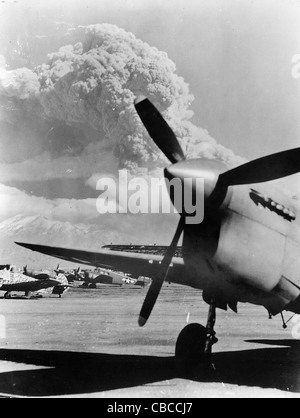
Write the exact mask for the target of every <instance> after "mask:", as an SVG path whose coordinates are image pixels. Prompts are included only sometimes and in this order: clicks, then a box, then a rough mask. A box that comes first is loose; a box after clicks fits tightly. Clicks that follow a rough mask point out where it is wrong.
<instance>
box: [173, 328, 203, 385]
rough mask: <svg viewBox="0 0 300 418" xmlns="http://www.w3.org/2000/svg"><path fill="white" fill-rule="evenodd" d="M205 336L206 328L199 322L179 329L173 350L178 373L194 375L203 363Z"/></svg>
mask: <svg viewBox="0 0 300 418" xmlns="http://www.w3.org/2000/svg"><path fill="white" fill-rule="evenodd" d="M206 337H207V331H206V328H205V327H203V326H202V325H200V324H190V325H188V326H187V327H185V328H184V329H183V330H182V331H181V333H180V335H179V337H178V340H177V343H176V350H175V358H176V368H177V371H178V373H179V374H180V375H184V376H189V377H194V376H193V375H195V377H196V375H197V374H198V373H199V368H200V367H201V366H204V365H205V362H206V356H205V344H206Z"/></svg>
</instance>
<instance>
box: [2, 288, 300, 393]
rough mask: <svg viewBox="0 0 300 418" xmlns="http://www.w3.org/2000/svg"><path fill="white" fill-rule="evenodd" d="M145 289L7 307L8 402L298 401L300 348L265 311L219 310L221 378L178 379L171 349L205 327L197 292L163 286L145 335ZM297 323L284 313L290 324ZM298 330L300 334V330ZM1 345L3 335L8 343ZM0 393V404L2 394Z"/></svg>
mask: <svg viewBox="0 0 300 418" xmlns="http://www.w3.org/2000/svg"><path fill="white" fill-rule="evenodd" d="M146 290H147V289H132V288H127V287H123V288H113V287H101V288H99V289H96V290H89V289H71V290H70V291H69V293H67V294H66V295H65V296H64V297H63V299H58V298H49V299H39V300H4V299H0V307H1V309H0V314H1V315H3V316H1V317H0V318H2V322H3V321H4V320H5V322H6V338H1V339H0V394H1V395H2V396H4V397H17V396H21V397H99V398H122V397H133V398H137V397H140V398H141V397H143V398H147V397H154V398H175V397H180V398H182V397H187V398H194V397H196V398H202V397H228V398H231V397H300V341H299V340H296V339H294V338H293V336H292V327H293V326H295V324H293V323H291V322H290V323H289V328H288V329H287V330H283V329H282V324H281V319H280V317H276V318H274V319H273V320H272V321H271V320H268V315H267V312H266V311H265V310H264V309H262V308H259V307H254V306H250V305H240V307H239V314H238V315H236V314H234V313H233V312H228V313H226V312H223V311H218V319H217V325H216V331H217V335H218V338H219V340H220V341H219V343H218V344H217V345H216V346H215V347H214V352H215V354H214V363H215V366H216V372H215V373H213V374H211V375H208V376H201V374H199V375H198V376H195V377H194V378H193V379H192V380H190V379H184V378H182V377H180V376H179V375H178V373H177V371H176V367H175V361H174V347H175V343H176V339H177V337H178V335H179V333H180V331H181V330H182V329H183V328H184V327H185V326H186V325H187V323H193V322H200V323H203V324H205V323H206V316H207V306H206V305H205V303H204V302H203V301H202V297H201V293H200V292H199V291H196V290H193V289H189V288H184V287H180V286H175V285H170V286H168V285H165V286H164V288H163V291H162V293H161V296H160V298H159V301H158V303H157V305H156V307H155V310H154V312H153V315H152V317H151V319H150V321H149V323H148V324H147V325H146V326H145V328H143V329H141V328H139V327H138V325H137V319H138V313H139V310H140V308H141V304H142V302H143V300H144V297H145V294H146ZM289 317H290V315H289V314H287V315H286V319H288V318H289ZM298 328H299V327H298ZM0 337H4V335H3V330H2V335H0ZM1 395H0V396H1Z"/></svg>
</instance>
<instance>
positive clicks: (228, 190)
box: [19, 97, 300, 362]
mask: <svg viewBox="0 0 300 418" xmlns="http://www.w3.org/2000/svg"><path fill="white" fill-rule="evenodd" d="M135 106H136V110H137V113H138V114H139V116H140V118H141V120H142V122H143V123H144V125H145V127H146V128H147V130H148V132H149V134H150V136H151V137H152V138H153V140H154V142H155V143H156V144H157V146H158V147H159V148H160V149H161V151H162V152H163V153H164V154H165V156H166V157H167V158H168V159H169V161H170V162H171V164H172V165H171V166H170V167H168V168H166V170H165V176H166V178H168V179H180V180H181V181H182V182H184V180H185V179H186V178H188V179H197V178H202V179H205V188H204V192H203V190H201V191H200V190H197V188H196V187H195V185H193V186H191V192H192V193H191V195H192V196H193V198H196V197H203V198H204V201H205V218H204V221H203V222H202V223H201V224H200V225H188V224H187V223H186V215H187V214H186V213H182V215H181V217H180V221H179V225H178V228H177V231H176V233H175V236H174V238H173V241H172V243H171V245H170V246H169V247H168V248H167V249H166V251H165V255H164V256H161V255H154V254H150V255H149V254H141V253H136V254H135V253H132V252H128V253H127V252H118V251H111V250H102V251H99V252H89V251H78V250H70V249H63V248H51V247H49V246H40V245H33V244H19V245H21V246H23V247H25V248H28V249H31V250H33V251H38V252H40V253H43V254H47V255H51V256H54V257H57V258H60V259H63V260H68V261H76V262H77V263H78V262H80V263H82V264H88V265H94V266H98V267H101V266H106V268H107V266H111V268H116V269H118V270H121V271H124V272H127V273H130V274H132V275H133V276H134V277H138V276H141V275H143V276H147V277H151V278H152V279H153V282H152V284H151V286H150V289H149V291H148V294H147V296H146V299H145V302H144V305H143V307H142V310H141V313H140V318H139V324H140V325H141V326H143V325H145V323H146V322H147V320H148V318H149V316H150V314H151V312H152V309H153V307H154V305H155V303H156V300H157V297H158V295H159V293H160V290H161V287H162V285H163V283H164V281H165V280H167V281H169V282H175V283H180V284H183V285H187V286H191V287H193V288H196V289H201V290H203V298H204V301H205V302H206V303H207V304H208V305H209V314H208V320H207V325H206V327H201V326H200V325H195V324H192V325H189V326H188V327H187V328H185V329H184V330H183V331H182V333H181V334H180V336H179V338H178V341H177V345H176V355H177V358H178V359H179V360H183V361H184V362H192V361H195V362H196V361H197V362H198V361H199V359H201V360H204V359H210V357H211V352H212V346H213V344H214V343H216V341H217V339H216V337H215V331H214V325H215V320H216V308H220V309H225V310H226V309H227V308H228V307H229V308H231V309H232V310H233V311H235V312H237V306H238V303H239V302H242V303H251V304H255V305H261V306H264V307H265V308H266V309H267V311H268V312H269V313H270V314H272V315H277V314H282V312H283V311H290V312H293V313H296V314H299V313H300V257H299V254H300V205H299V203H298V202H297V201H296V200H294V199H292V198H290V197H288V196H286V194H285V193H284V191H283V190H279V189H277V188H275V186H274V185H272V184H263V183H267V182H269V181H272V180H277V179H279V178H283V177H287V176H291V175H293V174H296V173H298V172H299V171H300V148H297V149H294V150H289V151H284V152H281V153H278V154H274V155H270V156H267V157H264V158H261V159H258V160H255V161H252V162H249V163H247V164H244V165H242V166H240V167H238V168H235V169H230V168H229V167H228V166H227V165H226V164H225V163H223V162H219V161H215V160H207V159H193V160H187V159H186V157H185V155H184V153H183V150H182V149H181V147H180V145H179V142H178V140H177V139H176V136H175V134H174V133H173V131H172V130H171V128H170V127H169V125H168V124H167V122H166V121H165V120H164V119H163V117H162V115H161V114H160V113H159V111H158V110H157V109H156V108H155V107H154V106H153V104H152V103H151V102H150V101H149V100H147V99H145V98H143V97H140V98H138V99H137V100H136V102H135ZM199 195H201V196H199ZM171 199H172V201H173V203H174V202H175V200H174V196H171ZM182 233H184V236H183V246H182V258H179V257H174V255H175V253H176V250H177V245H178V242H179V239H180V237H181V235H182Z"/></svg>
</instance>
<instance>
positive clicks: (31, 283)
mask: <svg viewBox="0 0 300 418" xmlns="http://www.w3.org/2000/svg"><path fill="white" fill-rule="evenodd" d="M67 287H68V283H67V280H66V278H64V277H60V276H58V277H56V278H55V279H54V278H51V277H47V278H42V279H41V278H39V279H37V278H33V277H30V276H27V275H25V274H22V273H20V272H18V271H17V269H16V267H15V266H9V265H8V266H6V267H5V268H4V269H3V270H0V291H1V292H6V293H5V295H4V298H5V299H11V297H12V292H25V296H26V297H28V298H30V297H31V296H32V293H35V292H39V291H41V290H45V289H47V290H48V291H50V290H51V292H52V294H54V295H58V296H59V297H61V295H62V294H63V293H64V292H65V290H66V289H67Z"/></svg>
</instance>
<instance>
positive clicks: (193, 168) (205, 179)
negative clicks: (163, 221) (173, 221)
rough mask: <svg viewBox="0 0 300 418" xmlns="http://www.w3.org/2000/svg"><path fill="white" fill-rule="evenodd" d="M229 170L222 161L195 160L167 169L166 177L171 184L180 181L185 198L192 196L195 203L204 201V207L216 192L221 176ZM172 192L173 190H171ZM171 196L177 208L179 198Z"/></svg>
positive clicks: (172, 194)
mask: <svg viewBox="0 0 300 418" xmlns="http://www.w3.org/2000/svg"><path fill="white" fill-rule="evenodd" d="M227 170H228V167H227V165H226V164H225V163H222V162H220V161H216V160H207V159H195V160H186V161H182V162H179V163H177V164H174V165H172V166H170V167H168V168H166V169H165V176H166V178H167V179H168V180H169V181H170V182H171V181H172V180H174V179H180V181H181V184H182V185H183V192H184V194H183V196H186V195H188V196H190V197H191V198H192V199H193V202H194V203H195V201H196V200H198V201H199V200H200V199H202V201H203V200H204V205H207V204H208V203H209V202H210V199H211V198H212V196H213V194H214V192H215V191H216V186H217V184H218V181H219V176H220V174H222V173H224V172H226V171H227ZM170 190H171V191H172V190H173V189H171V188H170ZM170 196H171V199H172V202H173V204H174V205H175V207H176V206H177V205H176V203H177V202H178V198H176V196H175V195H174V193H172V192H171V194H170ZM224 197H225V196H224ZM183 198H184V197H183ZM221 203H222V202H221ZM176 208H177V207H176ZM177 210H178V208H177Z"/></svg>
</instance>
